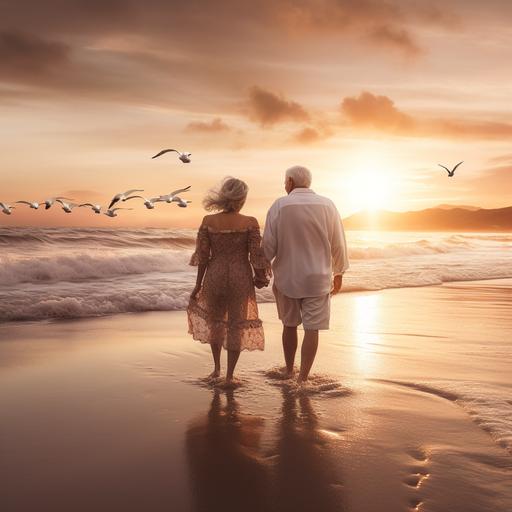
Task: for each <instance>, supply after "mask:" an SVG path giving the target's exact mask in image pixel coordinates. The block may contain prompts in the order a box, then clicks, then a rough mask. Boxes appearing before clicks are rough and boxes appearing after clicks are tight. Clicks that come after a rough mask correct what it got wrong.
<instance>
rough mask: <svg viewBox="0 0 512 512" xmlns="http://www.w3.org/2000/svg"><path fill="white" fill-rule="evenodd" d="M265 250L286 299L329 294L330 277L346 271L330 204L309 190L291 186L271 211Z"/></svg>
mask: <svg viewBox="0 0 512 512" xmlns="http://www.w3.org/2000/svg"><path fill="white" fill-rule="evenodd" d="M263 247H264V250H265V254H266V256H267V258H268V259H269V260H272V259H273V260H274V261H273V263H272V268H273V270H274V284H275V286H276V288H277V289H278V290H280V291H281V292H282V293H283V294H285V295H286V296H288V297H294V298H301V297H316V296H320V295H324V294H326V293H329V290H330V287H331V280H332V273H333V272H334V273H343V272H344V271H345V270H346V268H347V267H348V258H347V253H346V243H345V235H344V232H343V226H342V224H341V218H340V216H339V213H338V211H337V209H336V207H335V206H334V203H333V202H332V201H331V200H330V199H328V198H326V197H322V196H320V195H318V194H315V193H314V192H313V191H312V190H311V189H309V188H295V189H294V190H292V191H291V192H290V194H289V195H288V196H285V197H281V198H279V199H278V200H277V201H275V203H274V204H273V205H272V207H271V208H270V210H269V212H268V215H267V221H266V223H265V233H264V236H263Z"/></svg>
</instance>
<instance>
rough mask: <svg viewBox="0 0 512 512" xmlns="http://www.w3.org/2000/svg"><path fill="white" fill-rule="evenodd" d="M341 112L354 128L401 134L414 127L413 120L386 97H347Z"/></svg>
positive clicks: (368, 95) (342, 104) (365, 93)
mask: <svg viewBox="0 0 512 512" xmlns="http://www.w3.org/2000/svg"><path fill="white" fill-rule="evenodd" d="M341 111H342V112H343V114H345V116H346V117H347V118H348V119H349V120H350V122H351V123H352V124H353V125H354V126H361V127H371V128H376V129H378V130H383V131H389V132H403V131H405V130H410V129H411V128H412V127H413V126H414V121H413V119H412V118H411V117H410V116H408V115H407V114H404V113H403V112H401V111H400V110H398V109H397V108H396V107H395V104H394V102H393V101H392V100H391V99H390V98H388V97H387V96H376V95H374V94H372V93H371V92H362V93H361V94H360V95H359V96H358V97H347V98H345V99H344V100H343V101H342V103H341Z"/></svg>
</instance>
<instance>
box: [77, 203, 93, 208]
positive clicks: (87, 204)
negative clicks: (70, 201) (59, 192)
mask: <svg viewBox="0 0 512 512" xmlns="http://www.w3.org/2000/svg"><path fill="white" fill-rule="evenodd" d="M81 206H90V207H91V208H94V205H93V204H91V203H83V204H79V205H78V207H79V208H80V207H81Z"/></svg>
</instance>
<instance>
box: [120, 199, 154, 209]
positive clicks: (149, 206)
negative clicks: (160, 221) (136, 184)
mask: <svg viewBox="0 0 512 512" xmlns="http://www.w3.org/2000/svg"><path fill="white" fill-rule="evenodd" d="M135 198H139V199H142V200H143V201H144V206H145V207H146V208H147V209H148V210H152V209H153V208H154V207H155V203H158V201H160V198H159V197H152V198H151V199H146V198H145V197H142V196H130V197H127V198H126V201H128V200H130V199H135Z"/></svg>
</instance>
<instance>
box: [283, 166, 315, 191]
mask: <svg viewBox="0 0 512 512" xmlns="http://www.w3.org/2000/svg"><path fill="white" fill-rule="evenodd" d="M286 177H287V178H291V179H292V180H293V183H294V184H295V186H296V187H305V188H309V187H310V186H311V179H312V176H311V171H310V170H309V169H308V168H307V167H302V166H301V165H295V166H293V167H290V168H289V169H287V170H286Z"/></svg>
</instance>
